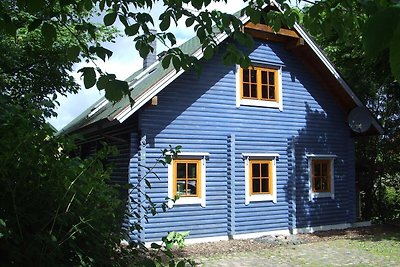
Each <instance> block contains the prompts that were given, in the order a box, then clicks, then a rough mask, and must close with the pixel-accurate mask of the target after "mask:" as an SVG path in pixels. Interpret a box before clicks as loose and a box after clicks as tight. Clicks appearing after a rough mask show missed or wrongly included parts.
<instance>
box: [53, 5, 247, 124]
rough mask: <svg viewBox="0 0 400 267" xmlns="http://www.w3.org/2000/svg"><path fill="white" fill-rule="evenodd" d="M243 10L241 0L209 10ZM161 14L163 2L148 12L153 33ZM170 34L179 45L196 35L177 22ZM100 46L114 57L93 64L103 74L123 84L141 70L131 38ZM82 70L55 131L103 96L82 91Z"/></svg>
mask: <svg viewBox="0 0 400 267" xmlns="http://www.w3.org/2000/svg"><path fill="white" fill-rule="evenodd" d="M244 6H245V4H244V3H243V1H242V0H228V3H227V4H223V3H211V5H210V6H209V7H208V9H209V10H211V9H218V10H221V11H224V12H227V13H234V12H236V11H238V10H240V9H241V8H243V7H244ZM162 11H163V6H162V2H161V3H160V2H157V3H156V4H155V6H154V8H153V9H152V10H151V11H150V14H151V15H152V17H153V19H154V20H155V26H156V29H158V20H157V19H158V17H159V16H160V14H161V13H162ZM117 27H118V25H117ZM119 27H121V26H119ZM121 29H122V28H121ZM170 31H171V32H173V33H174V34H175V36H176V39H177V44H178V45H179V44H181V43H183V42H185V41H186V40H188V39H189V38H191V37H193V36H194V35H195V33H194V31H193V29H191V28H189V29H188V28H187V27H186V26H185V24H184V21H179V23H178V26H177V27H175V26H174V27H172V28H171V29H170ZM103 46H104V47H105V48H107V49H110V50H111V51H113V52H114V53H113V55H112V57H111V58H110V60H107V61H106V62H103V61H102V60H99V61H97V62H96V64H97V65H98V66H99V67H100V68H101V69H102V70H103V71H105V72H108V73H113V74H115V75H116V76H117V79H120V80H124V79H126V78H127V77H128V76H129V75H131V74H132V73H134V72H135V71H137V70H139V69H141V68H142V65H143V59H142V58H141V57H140V56H139V53H138V52H137V51H136V49H135V44H134V42H133V40H132V38H127V37H118V38H117V39H116V41H115V43H104V44H103ZM163 50H165V47H162V44H161V43H157V53H160V52H162V51H163ZM85 66H88V64H87V63H79V64H76V65H75V66H74V72H73V73H72V75H73V76H74V78H75V80H76V81H77V83H79V84H80V85H81V87H82V89H81V90H80V91H79V93H78V94H69V95H67V96H66V97H64V96H59V97H58V101H59V102H60V106H59V107H58V108H57V109H56V112H57V113H58V116H57V117H53V118H50V119H49V122H50V123H51V124H52V125H53V126H54V127H55V128H57V129H58V130H60V129H62V128H63V127H64V126H65V125H67V124H68V123H69V122H70V121H72V120H73V119H74V118H75V117H77V116H78V115H79V114H80V113H82V112H83V111H84V110H86V109H87V108H88V107H89V106H90V105H92V104H93V103H94V102H95V101H96V100H98V99H99V98H100V97H101V96H102V93H101V92H99V91H98V90H97V88H96V87H92V88H90V89H85V88H84V86H83V80H82V79H81V77H80V73H78V72H77V71H78V70H79V69H80V68H82V67H85Z"/></svg>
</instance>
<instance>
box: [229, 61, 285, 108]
mask: <svg viewBox="0 0 400 267" xmlns="http://www.w3.org/2000/svg"><path fill="white" fill-rule="evenodd" d="M281 76H282V71H281V67H262V66H257V67H249V68H248V69H243V68H240V67H238V71H237V83H236V88H237V89H236V106H237V107H240V106H242V105H244V106H258V107H268V108H278V109H279V110H282V78H281Z"/></svg>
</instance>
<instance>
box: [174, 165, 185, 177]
mask: <svg viewBox="0 0 400 267" xmlns="http://www.w3.org/2000/svg"><path fill="white" fill-rule="evenodd" d="M176 178H186V163H178V164H177V170H176Z"/></svg>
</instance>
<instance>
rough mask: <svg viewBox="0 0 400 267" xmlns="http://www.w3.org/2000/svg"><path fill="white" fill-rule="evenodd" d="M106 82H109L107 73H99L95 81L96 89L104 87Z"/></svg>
mask: <svg viewBox="0 0 400 267" xmlns="http://www.w3.org/2000/svg"><path fill="white" fill-rule="evenodd" d="M108 82H109V77H108V75H101V76H100V77H99V79H97V83H96V86H97V89H99V90H104V89H106V87H107V83H108Z"/></svg>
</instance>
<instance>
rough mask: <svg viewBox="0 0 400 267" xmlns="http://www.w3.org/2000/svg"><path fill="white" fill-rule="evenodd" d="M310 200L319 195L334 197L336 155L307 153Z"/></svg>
mask: <svg viewBox="0 0 400 267" xmlns="http://www.w3.org/2000/svg"><path fill="white" fill-rule="evenodd" d="M307 158H308V170H309V188H310V200H312V199H314V198H319V197H331V198H332V199H333V198H334V160H335V158H336V156H335V155H330V154H327V155H324V154H307Z"/></svg>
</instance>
